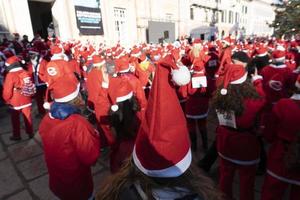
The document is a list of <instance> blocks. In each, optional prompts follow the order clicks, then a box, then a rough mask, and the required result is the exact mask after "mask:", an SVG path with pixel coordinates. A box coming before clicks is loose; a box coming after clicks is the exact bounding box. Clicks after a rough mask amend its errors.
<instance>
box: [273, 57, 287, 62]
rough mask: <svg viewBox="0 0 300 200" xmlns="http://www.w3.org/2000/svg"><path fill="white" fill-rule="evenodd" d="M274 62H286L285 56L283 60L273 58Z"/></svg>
mask: <svg viewBox="0 0 300 200" xmlns="http://www.w3.org/2000/svg"><path fill="white" fill-rule="evenodd" d="M273 61H275V62H284V61H285V56H283V57H281V58H273Z"/></svg>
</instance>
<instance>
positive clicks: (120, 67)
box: [115, 56, 130, 73]
mask: <svg viewBox="0 0 300 200" xmlns="http://www.w3.org/2000/svg"><path fill="white" fill-rule="evenodd" d="M129 70H130V65H129V59H128V58H127V57H126V56H122V57H120V58H118V59H116V60H115V71H116V72H119V73H125V72H129Z"/></svg>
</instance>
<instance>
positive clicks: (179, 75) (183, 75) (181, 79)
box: [171, 66, 191, 86]
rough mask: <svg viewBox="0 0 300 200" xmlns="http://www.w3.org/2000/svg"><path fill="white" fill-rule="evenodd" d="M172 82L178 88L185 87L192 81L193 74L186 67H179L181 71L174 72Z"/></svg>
mask: <svg viewBox="0 0 300 200" xmlns="http://www.w3.org/2000/svg"><path fill="white" fill-rule="evenodd" d="M171 74H172V80H173V81H174V82H175V83H176V84H177V85H178V86H184V85H186V84H188V83H189V82H190V81H191V73H190V71H189V69H188V68H187V67H186V66H179V69H174V70H172V73H171Z"/></svg>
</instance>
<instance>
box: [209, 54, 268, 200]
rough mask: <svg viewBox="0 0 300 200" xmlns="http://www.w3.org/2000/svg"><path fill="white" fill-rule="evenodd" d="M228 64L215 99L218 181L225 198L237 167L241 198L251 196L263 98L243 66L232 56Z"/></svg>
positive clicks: (230, 188) (230, 195) (258, 148)
mask: <svg viewBox="0 0 300 200" xmlns="http://www.w3.org/2000/svg"><path fill="white" fill-rule="evenodd" d="M233 62H234V63H235V64H231V65H229V66H227V70H226V73H225V75H224V85H223V87H221V88H220V89H219V90H218V91H217V93H216V95H215V97H214V99H213V107H214V108H215V109H216V112H217V116H218V120H219V125H218V127H217V129H216V135H217V150H218V154H219V157H220V159H221V160H220V168H219V169H220V180H219V185H220V189H221V190H222V192H224V193H225V194H226V195H227V198H228V199H232V198H233V194H232V184H233V178H234V174H235V172H236V171H238V172H239V178H240V198H239V199H240V200H253V199H254V182H255V174H256V166H257V164H258V163H259V155H260V144H259V140H258V139H257V136H256V129H257V127H258V120H257V119H258V118H259V113H260V112H261V110H262V108H263V106H264V104H265V101H264V99H263V98H261V97H260V96H259V94H258V93H257V91H256V88H255V87H254V86H253V85H252V83H251V82H250V81H249V80H247V72H246V69H245V66H243V65H242V63H241V62H240V61H238V60H236V59H235V58H234V56H233Z"/></svg>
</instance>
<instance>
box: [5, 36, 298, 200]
mask: <svg viewBox="0 0 300 200" xmlns="http://www.w3.org/2000/svg"><path fill="white" fill-rule="evenodd" d="M14 36H15V37H14V39H13V40H12V41H9V40H3V42H2V44H1V46H0V69H1V78H2V79H1V80H3V83H2V84H1V85H2V88H1V94H2V95H1V96H2V97H3V100H2V101H4V102H5V103H6V104H7V105H8V106H9V107H10V111H11V124H12V135H11V137H10V139H11V140H16V141H19V140H21V139H22V137H21V132H20V115H22V116H23V119H24V123H25V131H26V133H27V135H28V137H29V138H33V137H34V132H33V127H32V126H33V122H32V120H33V119H32V116H31V115H32V101H33V100H34V101H36V105H37V110H38V115H37V116H36V117H42V121H41V122H40V124H39V131H38V133H39V134H40V136H41V139H42V143H43V148H44V153H45V161H46V164H47V167H48V172H49V187H50V190H51V191H52V192H53V193H54V194H55V195H56V196H57V197H58V198H60V199H63V200H71V199H72V200H76V199H78V200H85V199H93V198H96V199H99V200H100V199H107V200H111V199H143V200H145V199H178V200H179V199H182V200H183V199H195V200H204V199H216V200H218V199H232V198H233V193H232V190H233V189H232V185H233V179H234V175H235V173H237V172H238V173H239V185H240V192H239V199H240V200H253V199H254V184H255V178H256V175H257V174H264V175H265V180H264V184H263V187H262V193H261V199H262V200H276V199H278V200H279V199H282V198H283V195H284V193H285V192H286V190H287V188H288V187H289V186H290V187H291V189H290V193H289V199H291V200H296V199H299V197H300V35H298V36H295V37H293V38H292V39H279V38H275V37H268V38H266V37H255V38H248V39H245V40H238V39H234V38H232V37H231V36H228V37H224V38H222V39H217V40H215V41H202V40H200V39H199V38H186V37H181V38H180V39H178V40H176V41H175V42H174V43H164V44H147V43H141V44H137V45H134V46H132V47H131V48H124V47H122V46H121V45H120V44H116V45H115V46H112V47H107V46H106V45H105V44H100V45H97V46H96V45H95V44H93V43H91V42H82V41H78V40H69V41H60V40H59V38H48V39H47V40H46V41H45V40H43V39H41V37H39V36H38V35H37V36H35V38H34V39H33V40H32V41H31V42H29V41H28V38H26V37H23V40H22V41H20V39H19V37H20V36H19V34H14ZM208 113H210V114H211V115H215V116H216V118H217V119H218V126H217V128H216V130H214V132H215V136H214V137H215V140H214V142H213V143H212V144H211V146H209V143H208V135H207V134H208V130H207V124H206V123H207V117H208ZM199 139H201V144H202V145H201V146H199V144H200V142H199V141H198V140H199ZM200 147H201V148H200ZM267 147H268V148H267ZM103 149H109V153H110V170H111V174H112V175H111V176H110V177H109V178H108V179H107V180H105V181H104V183H103V184H102V188H99V191H93V184H94V183H93V179H92V174H91V166H93V165H94V164H95V163H96V161H97V160H98V159H99V157H100V156H101V155H100V154H101V152H102V151H103ZM195 152H204V153H205V156H204V157H203V159H201V160H199V161H197V160H195V158H193V159H192V157H193V156H192V155H193V154H194V153H195ZM217 158H219V164H218V167H219V180H218V183H217V185H214V183H213V182H212V181H211V179H210V178H208V177H207V176H206V175H204V174H205V173H204V172H209V170H210V168H211V166H212V165H213V163H214V162H215V161H216V160H217ZM95 184H97V183H95Z"/></svg>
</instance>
